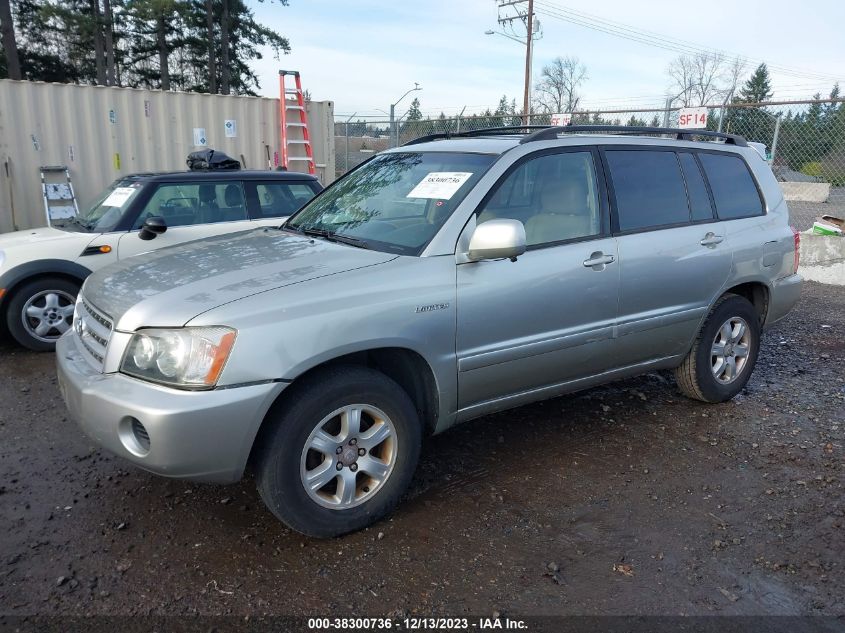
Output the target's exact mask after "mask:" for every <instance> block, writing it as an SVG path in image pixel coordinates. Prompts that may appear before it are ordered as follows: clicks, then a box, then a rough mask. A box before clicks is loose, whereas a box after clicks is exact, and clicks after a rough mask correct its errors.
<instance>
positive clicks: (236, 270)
mask: <svg viewBox="0 0 845 633" xmlns="http://www.w3.org/2000/svg"><path fill="white" fill-rule="evenodd" d="M395 258H396V255H391V254H389V253H380V252H376V251H368V250H364V249H360V248H355V247H352V246H347V245H343V244H336V243H332V242H327V241H324V240H319V239H311V238H308V237H303V236H299V235H293V234H291V233H287V232H284V231H280V230H278V229H256V230H252V231H248V232H245V233H236V234H229V235H225V236H220V237H213V238H208V239H203V240H197V241H195V242H188V243H186V244H180V245H176V246H172V247H168V248H163V249H160V250H157V251H153V252H150V253H145V254H143V255H138V256H136V257H129V258H127V259H125V260H123V261H120V262H118V263H116V264H112V265H110V266H106V267H105V268H103V269H101V270H99V271H97V272H95V273H94V274H93V275H91V276H90V277H89V278H88V279H87V280H86V282H85V286H84V287H83V295H84V296H85V298H86V300H88V301H89V302H90V303H92V304H93V305H94V306H95V307H97V308H98V309H100V310H102V311H103V312H105V313H106V314H107V315H108V316H109V317H111V319H113V321H114V323H115V324H116V329H118V330H122V331H124V332H131V331H134V330H136V329H137V328H139V327H174V326H181V325H184V324H185V323H187V322H188V321H190V320H191V319H193V318H194V317H196V316H198V315H200V314H202V313H203V312H206V311H207V310H210V309H212V308H216V307H218V306H221V305H223V304H226V303H230V302H232V301H237V300H238V299H243V298H244V297H249V296H252V295H255V294H258V293H261V292H266V291H268V290H273V289H275V288H281V287H283V286H288V285H290V284H296V283H302V282H304V281H308V280H310V279H317V278H319V277H325V276H328V275H335V274H337V273H342V272H345V271H348V270H354V269H356V268H364V267H366V266H374V265H377V264H381V263H384V262H387V261H390V260H392V259H395ZM221 325H225V324H221Z"/></svg>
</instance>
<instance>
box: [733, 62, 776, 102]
mask: <svg viewBox="0 0 845 633" xmlns="http://www.w3.org/2000/svg"><path fill="white" fill-rule="evenodd" d="M773 94H774V93H773V92H772V82H771V79H770V78H769V69H768V67H767V66H766V64H765V63H762V64H760V65H759V66H757V69H756V70H755V71H754V72H753V73H752V75H751V77H749V78H748V80H747V81H746V82H745V85H744V86H743V87H742V89H741V90H740V91H739V98H738V99H737V101H738V102H740V103H761V102H763V101H768V100H769V99H771V98H772V95H773Z"/></svg>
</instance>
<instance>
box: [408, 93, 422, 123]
mask: <svg viewBox="0 0 845 633" xmlns="http://www.w3.org/2000/svg"><path fill="white" fill-rule="evenodd" d="M405 119H406V120H408V121H420V120H422V112H421V111H420V100H419V99H416V98H415V99H414V100H413V101H411V107H410V108H408V116H406V117H405Z"/></svg>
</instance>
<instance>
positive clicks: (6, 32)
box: [0, 0, 22, 79]
mask: <svg viewBox="0 0 845 633" xmlns="http://www.w3.org/2000/svg"><path fill="white" fill-rule="evenodd" d="M0 28H2V33H3V52H4V53H6V69H7V70H8V73H9V79H21V78H22V75H21V63H20V59H19V58H18V44H17V40H16V38H15V23H14V22H13V21H12V7H11V5H10V3H9V0H0Z"/></svg>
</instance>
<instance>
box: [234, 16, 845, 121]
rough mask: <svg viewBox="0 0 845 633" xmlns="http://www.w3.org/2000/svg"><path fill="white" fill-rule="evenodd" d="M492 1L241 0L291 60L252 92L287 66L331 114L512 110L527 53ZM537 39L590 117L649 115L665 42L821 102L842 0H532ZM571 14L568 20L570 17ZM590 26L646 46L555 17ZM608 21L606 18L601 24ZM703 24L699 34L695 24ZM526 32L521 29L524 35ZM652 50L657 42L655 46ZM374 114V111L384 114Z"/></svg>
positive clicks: (275, 64)
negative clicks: (502, 106)
mask: <svg viewBox="0 0 845 633" xmlns="http://www.w3.org/2000/svg"><path fill="white" fill-rule="evenodd" d="M498 3H499V2H498V1H497V0H451V1H450V0H426V1H424V2H423V1H414V2H411V1H402V0H355V1H354V2H349V1H344V0H289V6H287V7H284V6H280V5H279V3H278V2H271V1H269V0H267V1H265V2H262V3H257V2H253V3H250V5H251V6H252V7H253V9H254V11H255V14H256V17H257V18H258V20H259V21H261V22H262V23H264V24H266V25H267V26H269V27H271V28H273V29H275V30H277V31H279V32H280V33H281V34H282V35H284V36H285V37H287V38H288V39H289V40H290V44H291V53H290V54H289V55H283V56H282V57H281V59H279V60H277V59H274V56H273V54H272V52H269V51H266V52H265V58H264V59H262V60H259V61H255V62H253V68H254V69H255V71H256V73H257V75H258V78H259V81H260V83H261V89H260V93H261V94H264V95H266V96H273V97H275V96H278V70H279V68H282V67H284V68H286V69H291V70H299V71H300V73H301V77H302V83H303V88H305V89H307V90H308V91H309V92H310V93H311V96H312V98H313V99H314V100H319V101H324V100H325V101H333V102H334V104H335V115H336V117H338V118H342V117H344V116H351V115H353V114H355V115H356V116H355V118H356V119H357V118H362V117H370V118H376V117H379V118H383V119H386V118H387V117H386V114H385V113H386V112H387V111H388V110H389V108H390V104H391V103H395V102H396V100H397V99H399V98H400V97H401V96H402V95H403V93H405V92H406V91H407V90H408V89H409V88H413V87H414V82H418V83H419V85H420V86H421V87H422V90H421V91H418V92H413V93H411V94H410V95H408V96H407V97H405V98H404V99H403V100H402V101H401V102H400V104H399V105H397V106H396V110H397V116H398V115H400V114H403V113H404V112H405V111H406V110H407V108H408V106H409V105H410V102H411V99H412V98H414V97H417V98H419V100H420V104H421V109H422V111H423V114H425V115H431V116H433V117H434V116H438V115H439V114H440V113H441V112H445V113H446V115H447V116H455V115H457V114H458V113H459V112H460V111H461V109H462V108H464V107H466V114H470V113H474V112H481V111H483V110H485V109H486V108H490V109H491V110H493V109H495V108H496V105H497V104H498V102H499V99H500V98H501V96H502V95H507V97H508V99H509V100H510V99H513V98H516V100H517V103H518V104H521V103H522V90H523V81H524V69H525V46H524V45H523V44H521V43H519V42H516V41H512V40H510V39H507V38H506V37H503V36H501V35H497V34H494V35H486V34H485V31H487V30H501V27H500V25H499V24H497V17H498V10H497V4H498ZM535 12H536V14H537V17H538V18H539V20H540V24H541V26H542V38H541V39H539V40H537V42H536V43H535V49H534V60H533V75H534V80H535V82H536V80H537V79H538V78H539V76H540V72H541V69H542V67H543V65H545V64H548V63H549V62H550V61H551V60H552V59H554V58H555V57H558V56H563V57H566V56H576V57H578V58H579V59H580V60H581V62H582V63H583V64H584V65H585V66H586V67H587V75H588V78H587V80H586V81H585V82H584V84H583V85H582V87H581V90H580V92H581V94H582V98H583V100H582V103H583V106H584V107H585V108H589V109H612V108H620V109H621V108H634V107H641V108H644V107H658V106H659V105H660V104H661V103H662V102H663V101H664V99H665V96H666V94H667V90H668V89H669V85H670V80H669V79H668V77H667V74H666V70H667V67H668V66H669V64H670V63H671V62H672V60H673V59H674V58H676V57H677V56H678V55H679V54H680V53H679V52H678V51H675V50H667V48H666V47H667V46H668V47H669V48H671V47H676V46H677V43H675V42H672V41H669V40H670V39H674V40H682V41H683V42H684V43H686V44H687V45H692V46H694V47H698V48H705V49H714V50H719V51H723V52H724V53H725V54H726V55H728V56H731V57H733V56H737V57H742V58H743V59H746V60H747V64H748V73H749V74H750V72H751V71H752V70H753V69H754V67H756V66H757V64H759V63H760V62H761V61H765V62H766V63H767V64H769V65H770V67H771V69H772V73H771V74H772V80H773V82H772V83H773V88H774V92H775V94H774V98H775V99H802V98H810V97H811V96H812V95H813V94H814V93H816V92H821V93H822V94H823V95H827V94H828V93H829V92H830V89H831V87H832V85H833V83H834V82H835V81H836V80H837V79H838V80H839V81H841V83H842V85H843V86H842V87H843V91H845V40H843V36H842V24H845V2H841V1H831V0H826V1H824V2H821V1H814V2H812V3H810V2H806V3H795V2H794V0H767V1H765V2H760V1H754V0H746V1H744V2H738V1H737V0H732V1H723V0H708V2H700V1H692V0H687V1H686V2H684V1H677V0H676V1H674V2H668V1H664V0H648V1H640V2H634V1H632V0H602V1H600V2H596V1H595V0H592V1H590V0H535ZM573 12H575V13H573ZM561 16H564V17H566V16H569V17H570V18H571V17H573V16H574V17H575V18H576V19H577V20H578V21H581V22H585V21H588V22H590V23H591V24H593V25H595V24H596V21H595V19H594V18H599V19H601V20H606V21H607V20H609V21H612V22H613V23H616V24H618V25H619V26H614V25H611V26H612V27H614V30H617V31H619V30H621V31H622V32H624V33H625V34H628V35H631V34H632V33H633V32H632V31H631V30H630V29H638V30H639V31H643V30H644V31H648V32H650V33H651V34H652V35H649V36H647V37H646V38H645V39H647V40H648V41H649V42H651V45H646V44H644V43H641V42H637V41H632V40H630V39H626V38H622V37H618V36H616V35H611V34H608V33H605V32H602V31H600V30H596V29H595V28H587V27H585V26H583V25H578V24H573V23H572V22H571V21H567V20H563V19H560V18H561ZM602 24H604V25H605V26H607V22H604V23H602ZM706 25H709V26H706ZM523 34H524V27H523ZM655 43H657V44H660V45H661V46H664V47H658V46H655V45H654V44H655ZM382 111H384V112H382Z"/></svg>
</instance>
